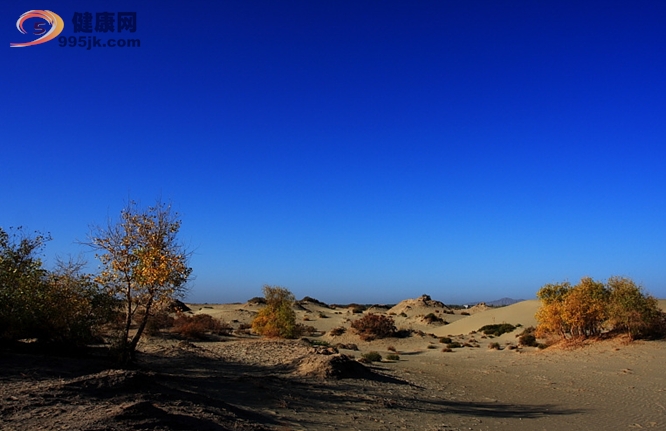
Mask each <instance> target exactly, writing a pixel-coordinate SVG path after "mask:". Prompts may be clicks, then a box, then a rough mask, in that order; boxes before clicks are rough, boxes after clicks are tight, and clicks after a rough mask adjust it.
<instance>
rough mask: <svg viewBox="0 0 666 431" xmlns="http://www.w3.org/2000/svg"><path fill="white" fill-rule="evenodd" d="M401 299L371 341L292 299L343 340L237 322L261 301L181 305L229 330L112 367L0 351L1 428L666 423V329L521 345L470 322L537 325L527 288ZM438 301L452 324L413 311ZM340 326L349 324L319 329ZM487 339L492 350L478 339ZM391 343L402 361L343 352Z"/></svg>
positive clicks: (623, 426) (610, 426)
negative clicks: (648, 337) (382, 334)
mask: <svg viewBox="0 0 666 431" xmlns="http://www.w3.org/2000/svg"><path fill="white" fill-rule="evenodd" d="M410 301H413V302H412V303H402V305H403V306H407V305H409V306H410V308H404V309H402V310H396V309H394V310H389V309H388V308H381V307H379V308H375V309H373V310H372V311H373V312H384V313H386V314H389V313H391V315H392V316H394V317H395V318H396V322H398V327H410V328H412V329H414V330H415V331H417V332H415V333H413V334H412V335H411V336H409V337H406V338H389V339H382V340H374V341H370V342H365V341H362V340H360V338H359V337H358V336H357V335H355V334H353V332H352V331H351V330H350V329H349V325H350V322H351V321H352V320H354V319H358V318H360V317H361V314H359V313H354V312H353V310H351V309H346V308H345V309H333V308H330V307H328V306H326V305H325V304H323V305H322V304H315V303H307V302H306V303H301V304H300V307H297V308H298V310H297V316H298V319H299V320H300V321H301V322H302V323H304V324H307V325H312V326H314V327H315V328H317V329H318V330H320V331H326V332H327V333H326V334H324V335H316V334H315V335H313V336H310V337H308V338H310V339H314V340H319V341H327V342H329V343H330V344H331V345H334V344H338V343H342V344H344V345H345V347H348V348H347V349H343V348H341V349H339V353H336V352H335V351H334V350H333V349H329V348H326V347H317V346H314V347H313V346H311V345H310V344H309V343H307V342H305V341H303V340H265V339H261V338H258V337H255V336H251V335H247V333H246V332H247V330H243V329H240V328H241V326H242V325H243V324H247V323H249V321H250V320H251V318H252V316H253V315H254V313H256V312H257V310H259V309H260V306H257V305H250V304H226V305H190V306H191V307H192V309H193V312H195V313H209V314H212V315H214V316H216V317H220V318H222V319H224V320H225V321H228V322H233V323H232V326H234V327H235V328H237V330H236V331H235V335H231V336H228V337H221V338H219V339H217V340H216V341H198V342H192V341H183V340H178V339H174V338H168V337H167V338H165V337H158V338H147V339H146V341H145V342H142V344H141V346H140V355H139V361H138V367H137V368H136V369H132V370H120V369H114V368H109V363H108V362H106V361H105V360H104V359H102V358H97V359H95V358H91V357H87V358H67V357H55V358H54V357H47V356H44V355H35V354H27V353H16V352H11V353H10V352H6V351H5V352H0V429H2V430H37V429H42V430H61V429H70V430H119V431H120V430H122V431H124V430H137V429H146V430H147V429H150V430H186V429H193V430H194V429H196V430H259V429H267V430H335V429H338V430H401V429H404V430H563V431H564V430H631V429H666V367H665V366H664V364H666V342H665V341H636V342H633V343H627V342H626V341H623V340H620V339H615V340H605V341H599V342H595V343H590V344H589V345H586V346H582V347H577V348H567V349H564V348H549V349H546V350H537V349H535V348H527V347H518V343H517V339H516V334H517V333H518V332H519V331H520V330H522V329H519V330H517V331H515V332H514V333H510V334H504V335H502V336H501V337H496V338H489V337H486V338H483V337H484V336H483V335H482V334H480V333H478V332H477V333H471V332H473V331H476V330H478V329H479V327H480V326H483V325H485V324H491V323H503V322H506V323H512V324H518V323H520V324H522V325H523V326H528V325H531V324H534V320H533V319H534V317H533V315H534V312H535V311H536V308H537V307H538V303H537V302H536V301H525V302H522V303H518V304H514V305H512V306H509V307H503V308H497V309H495V308H489V309H486V310H477V311H476V312H474V313H470V315H469V316H465V315H461V314H459V313H460V312H459V311H455V313H456V314H455V315H451V314H447V313H448V312H449V311H450V310H448V308H447V307H445V306H443V304H441V303H432V304H424V303H423V301H421V302H420V303H419V301H418V298H417V300H410ZM399 305H400V304H399ZM436 310H439V314H441V315H442V317H444V318H450V322H451V323H449V324H446V325H445V324H441V323H436V324H428V323H425V322H423V319H422V316H423V315H425V314H427V313H429V312H434V313H436V312H437V311H436ZM445 311H446V312H447V313H445ZM400 313H404V315H403V316H399V314H400ZM447 320H448V319H447ZM339 326H343V327H346V328H347V331H346V332H345V333H344V334H342V335H340V336H331V335H330V334H328V331H330V329H332V328H335V327H339ZM418 331H420V332H418ZM447 335H452V337H451V338H452V339H453V340H454V341H458V342H460V343H461V344H464V343H467V345H468V346H478V347H463V348H454V349H451V352H443V351H442V348H443V347H444V346H445V345H444V344H443V343H441V342H440V339H439V337H441V336H447ZM494 342H499V343H500V345H501V346H502V349H501V350H491V349H489V348H488V345H489V344H490V343H494ZM389 349H391V350H389ZM392 350H395V352H396V353H397V354H398V355H399V356H400V359H399V360H397V361H386V360H385V361H382V362H379V363H372V364H368V365H362V364H360V363H359V362H358V361H356V360H354V359H352V356H354V357H355V358H356V359H358V358H360V357H361V355H362V354H363V353H366V352H369V351H377V352H379V353H380V354H382V355H383V356H384V357H386V355H387V354H389V353H392Z"/></svg>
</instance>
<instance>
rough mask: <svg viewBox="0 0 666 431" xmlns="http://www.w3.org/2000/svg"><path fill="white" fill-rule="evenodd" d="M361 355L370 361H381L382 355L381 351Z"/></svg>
mask: <svg viewBox="0 0 666 431" xmlns="http://www.w3.org/2000/svg"><path fill="white" fill-rule="evenodd" d="M361 357H362V358H363V359H364V360H366V361H368V362H381V360H382V355H380V354H379V352H374V351H373V352H368V353H364V354H363V355H361Z"/></svg>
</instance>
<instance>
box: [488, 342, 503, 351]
mask: <svg viewBox="0 0 666 431" xmlns="http://www.w3.org/2000/svg"><path fill="white" fill-rule="evenodd" d="M500 348H501V347H500V343H490V344H488V349H490V350H500Z"/></svg>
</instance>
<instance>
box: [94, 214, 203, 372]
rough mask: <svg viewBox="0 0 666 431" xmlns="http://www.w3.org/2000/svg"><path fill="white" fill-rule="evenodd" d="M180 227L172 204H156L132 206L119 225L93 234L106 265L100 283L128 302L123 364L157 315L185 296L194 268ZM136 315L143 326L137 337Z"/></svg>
mask: <svg viewBox="0 0 666 431" xmlns="http://www.w3.org/2000/svg"><path fill="white" fill-rule="evenodd" d="M180 226H181V221H180V219H179V218H178V214H177V213H174V212H172V211H171V206H170V205H166V204H163V203H162V202H157V203H156V204H155V205H154V206H151V207H149V208H147V209H146V210H144V211H141V210H139V209H138V207H137V205H136V203H135V202H130V203H129V204H128V205H127V207H126V208H124V209H123V210H122V211H121V213H120V220H119V221H118V222H117V223H115V224H114V223H111V222H109V224H108V225H107V227H105V228H97V229H96V230H95V231H94V233H93V234H92V235H91V238H90V246H92V247H93V248H94V249H95V250H97V251H98V254H96V257H97V258H98V259H99V260H100V262H101V263H102V271H101V272H100V273H99V275H98V276H97V278H96V281H97V282H99V283H100V284H102V285H103V286H104V287H105V288H106V289H107V291H108V292H109V294H111V295H113V296H115V297H118V298H119V299H121V300H122V303H123V313H122V314H123V316H124V319H123V320H124V322H123V328H122V331H121V334H120V339H119V345H118V347H119V350H120V354H121V360H122V361H123V362H127V361H129V360H132V359H134V354H135V351H136V346H137V344H138V343H139V340H140V338H141V335H142V334H143V331H144V329H145V328H146V324H147V323H148V320H149V319H150V318H151V316H152V314H153V311H154V310H155V309H157V308H160V306H164V305H166V304H168V303H170V302H171V301H172V300H173V299H174V298H176V297H178V296H181V295H182V294H183V293H184V290H185V286H186V283H187V279H188V277H189V276H190V274H191V273H192V268H190V267H189V266H188V257H189V254H188V253H187V252H185V250H184V249H183V246H182V245H181V244H180V243H179V242H178V241H177V234H178V231H179V230H180ZM137 311H139V313H137ZM135 317H138V322H136V324H137V328H136V331H135V332H134V333H133V335H132V334H131V329H132V324H133V323H134V320H135Z"/></svg>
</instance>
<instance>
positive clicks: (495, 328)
mask: <svg viewBox="0 0 666 431" xmlns="http://www.w3.org/2000/svg"><path fill="white" fill-rule="evenodd" d="M514 329H516V326H514V325H512V324H510V323H498V324H495V325H485V326H482V327H481V328H479V332H483V333H484V334H486V335H494V336H496V337H499V336H500V335H502V334H506V333H508V332H511V331H513V330H514Z"/></svg>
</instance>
